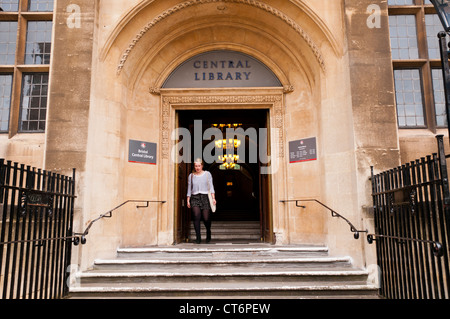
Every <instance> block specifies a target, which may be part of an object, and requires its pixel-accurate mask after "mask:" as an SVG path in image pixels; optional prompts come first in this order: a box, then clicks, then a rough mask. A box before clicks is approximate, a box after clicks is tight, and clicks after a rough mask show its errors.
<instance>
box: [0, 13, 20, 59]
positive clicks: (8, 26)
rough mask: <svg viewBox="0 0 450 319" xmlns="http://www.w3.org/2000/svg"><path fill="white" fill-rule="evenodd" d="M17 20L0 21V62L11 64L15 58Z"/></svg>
mask: <svg viewBox="0 0 450 319" xmlns="http://www.w3.org/2000/svg"><path fill="white" fill-rule="evenodd" d="M16 40H17V22H16V21H1V22H0V64H3V65H5V64H6V65H11V64H14V62H15V59H16Z"/></svg>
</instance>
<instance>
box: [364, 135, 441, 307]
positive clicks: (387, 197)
mask: <svg viewBox="0 0 450 319" xmlns="http://www.w3.org/2000/svg"><path fill="white" fill-rule="evenodd" d="M436 138H437V142H438V143H437V144H438V153H436V154H433V155H429V156H426V157H423V158H421V159H418V160H416V161H413V162H411V163H408V164H405V165H402V166H400V167H397V168H394V169H391V170H388V171H385V172H382V173H379V174H377V175H374V174H373V167H372V196H373V204H374V218H375V234H369V235H368V240H369V243H371V242H372V241H373V240H375V241H376V250H377V262H378V266H379V267H380V271H381V282H380V285H381V288H380V294H381V295H382V296H384V297H386V298H390V299H416V298H420V299H448V298H449V295H450V268H449V260H448V256H449V248H448V247H449V238H448V236H449V235H450V231H449V227H450V215H449V212H450V210H449V209H450V208H449V204H450V194H449V187H448V176H447V163H446V156H445V152H444V146H443V136H442V135H440V136H437V137H436Z"/></svg>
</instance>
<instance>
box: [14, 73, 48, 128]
mask: <svg viewBox="0 0 450 319" xmlns="http://www.w3.org/2000/svg"><path fill="white" fill-rule="evenodd" d="M47 86H48V73H32V74H24V75H23V85H22V104H21V108H20V112H21V115H20V130H21V131H22V132H33V131H36V132H42V131H45V114H46V112H47Z"/></svg>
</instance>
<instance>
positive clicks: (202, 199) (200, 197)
mask: <svg viewBox="0 0 450 319" xmlns="http://www.w3.org/2000/svg"><path fill="white" fill-rule="evenodd" d="M190 203H191V207H200V209H201V210H204V209H208V210H211V206H210V205H209V199H208V194H195V195H192V196H191V200H190Z"/></svg>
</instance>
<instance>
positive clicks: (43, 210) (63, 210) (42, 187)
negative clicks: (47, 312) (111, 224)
mask: <svg viewBox="0 0 450 319" xmlns="http://www.w3.org/2000/svg"><path fill="white" fill-rule="evenodd" d="M74 199H75V169H74V170H73V176H72V177H69V176H64V175H60V174H56V173H52V172H49V171H45V170H41V169H36V168H32V167H30V166H26V167H25V165H23V164H21V165H19V164H18V163H12V162H11V161H5V160H4V159H0V228H1V232H0V278H1V279H0V298H2V299H56V298H62V297H64V296H66V295H67V293H68V285H66V281H67V277H68V272H67V268H68V267H69V265H70V258H71V247H72V243H73V242H74V243H75V244H78V241H79V239H78V238H77V237H74V236H73V235H72V224H73V208H74Z"/></svg>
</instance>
